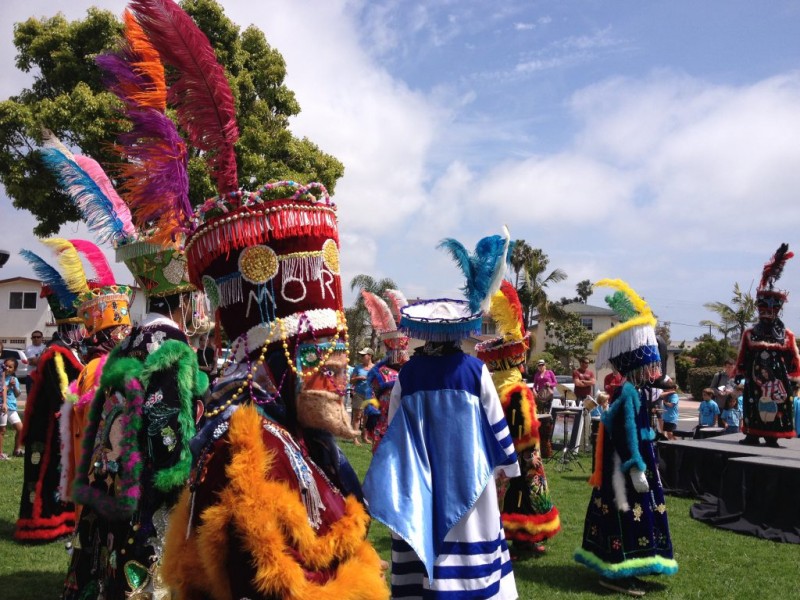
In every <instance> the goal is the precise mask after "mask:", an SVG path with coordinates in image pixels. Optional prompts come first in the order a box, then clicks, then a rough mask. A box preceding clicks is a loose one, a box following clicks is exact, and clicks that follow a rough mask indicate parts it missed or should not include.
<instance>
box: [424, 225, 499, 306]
mask: <svg viewBox="0 0 800 600" xmlns="http://www.w3.org/2000/svg"><path fill="white" fill-rule="evenodd" d="M510 242H511V235H510V234H509V232H508V228H507V227H505V226H504V227H503V235H502V236H501V235H491V236H488V237H485V238H482V239H481V240H479V241H478V243H477V244H476V245H475V252H473V253H472V254H470V253H469V251H468V250H467V249H466V248H465V247H464V245H463V244H462V243H461V242H459V241H458V240H454V239H453V238H446V239H444V240H442V241H441V242H440V243H439V246H438V247H439V248H444V249H445V250H447V251H448V252H449V253H450V256H451V257H452V258H453V260H455V261H456V264H457V265H458V266H459V268H460V269H461V271H462V272H463V273H464V277H466V283H465V285H464V287H463V288H461V289H462V291H463V292H464V295H465V296H466V298H467V301H468V302H469V308H470V310H471V311H472V312H478V311H479V310H482V311H485V310H487V309H488V308H489V304H490V303H491V297H492V294H494V293H495V291H497V289H498V288H499V287H500V282H501V281H502V280H503V276H504V275H505V270H506V256H507V255H508V246H509V243H510Z"/></svg>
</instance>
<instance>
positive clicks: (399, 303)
mask: <svg viewBox="0 0 800 600" xmlns="http://www.w3.org/2000/svg"><path fill="white" fill-rule="evenodd" d="M386 296H387V297H388V298H389V309H390V310H391V311H392V315H393V316H394V321H395V323H397V325H398V326H399V325H400V319H401V318H402V317H403V315H402V313H401V312H400V311H401V310H402V309H403V307H404V306H408V300H406V296H405V294H403V292H401V291H400V290H386Z"/></svg>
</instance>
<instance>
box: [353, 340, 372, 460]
mask: <svg viewBox="0 0 800 600" xmlns="http://www.w3.org/2000/svg"><path fill="white" fill-rule="evenodd" d="M373 354H374V352H373V351H372V348H362V349H361V350H359V351H358V358H359V360H360V361H361V364H360V365H356V366H355V367H353V372H352V374H351V375H350V385H352V386H353V401H352V406H353V412H352V417H351V423H350V424H351V427H352V428H353V429H355V430H357V431H360V432H361V441H364V442H372V440H370V439H367V438H365V437H364V435H365V433H364V423H362V416H363V413H364V407H365V405H366V402H367V400H369V399H371V398H372V397H373V394H372V386H370V385H369V383H367V373H369V371H370V369H372V367H373V366H374V365H373V364H372V356H373ZM354 443H355V444H356V445H360V442H359V440H358V438H356V439H355V440H354Z"/></svg>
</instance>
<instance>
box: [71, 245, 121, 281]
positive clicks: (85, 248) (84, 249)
mask: <svg viewBox="0 0 800 600" xmlns="http://www.w3.org/2000/svg"><path fill="white" fill-rule="evenodd" d="M69 242H70V243H71V244H72V245H73V246H75V250H77V251H78V252H80V253H81V254H83V255H84V256H85V257H86V260H88V261H89V264H90V265H92V269H93V270H94V273H95V276H96V277H95V278H94V279H92V281H94V282H95V283H97V284H99V285H116V283H115V281H114V273H113V272H112V271H111V267H110V266H109V265H108V260H107V259H106V256H105V254H103V251H102V250H100V248H98V247H97V246H95V245H94V244H93V243H92V242H90V241H87V240H69Z"/></svg>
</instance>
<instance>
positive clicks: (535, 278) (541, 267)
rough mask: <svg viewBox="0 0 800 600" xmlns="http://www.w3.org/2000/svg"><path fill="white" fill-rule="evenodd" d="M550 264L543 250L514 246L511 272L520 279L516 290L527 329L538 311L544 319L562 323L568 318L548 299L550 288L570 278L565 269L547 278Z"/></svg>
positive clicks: (522, 245)
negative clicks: (548, 288) (548, 289)
mask: <svg viewBox="0 0 800 600" xmlns="http://www.w3.org/2000/svg"><path fill="white" fill-rule="evenodd" d="M549 263H550V259H549V258H548V257H547V254H545V253H544V251H543V250H542V249H541V248H532V247H531V246H529V245H528V244H527V242H525V240H517V241H516V242H515V243H514V249H513V250H512V252H511V269H512V270H513V271H514V273H515V275H516V277H515V282H514V287H515V288H517V293H518V294H519V301H520V303H521V304H522V310H523V316H524V318H525V324H526V326H529V325H530V323H531V318H532V316H533V313H534V310H535V311H536V312H537V313H538V314H539V318H540V319H546V320H548V321H562V320H563V319H564V318H565V313H564V310H563V309H562V308H561V307H560V306H558V304H557V303H555V302H552V301H550V299H549V298H548V297H547V287H548V286H549V285H550V284H551V283H558V282H559V281H564V280H565V279H566V278H567V274H566V273H565V272H564V271H563V270H561V269H553V270H552V271H550V273H548V274H547V275H545V272H546V271H547V266H548V264H549ZM520 279H521V281H520Z"/></svg>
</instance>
